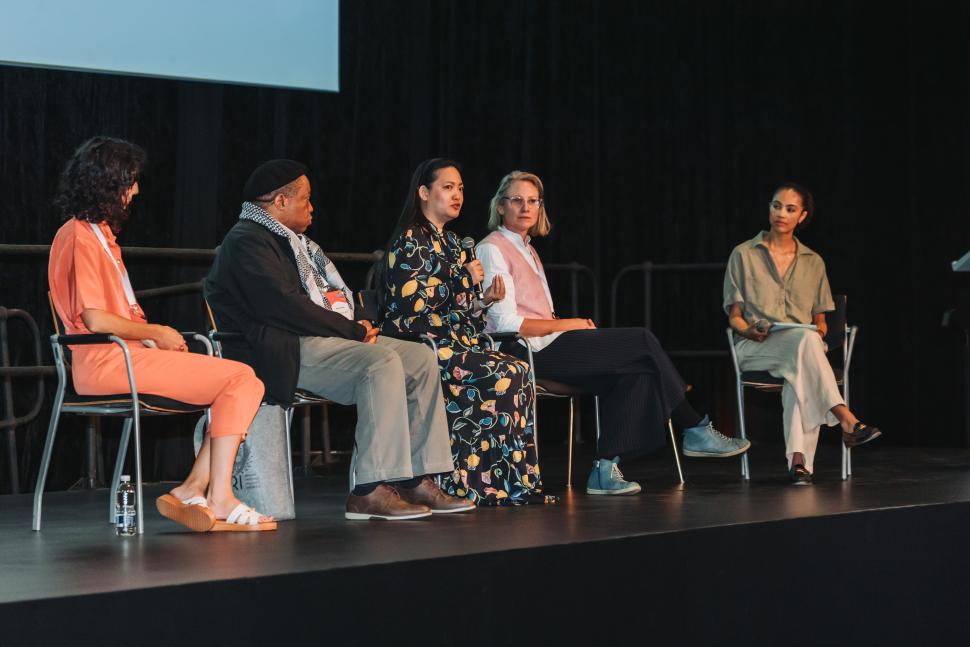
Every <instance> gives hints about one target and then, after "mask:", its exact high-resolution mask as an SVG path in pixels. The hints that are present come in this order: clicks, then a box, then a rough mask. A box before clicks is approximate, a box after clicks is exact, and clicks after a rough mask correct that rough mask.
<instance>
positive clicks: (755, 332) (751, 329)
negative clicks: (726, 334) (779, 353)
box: [737, 325, 770, 342]
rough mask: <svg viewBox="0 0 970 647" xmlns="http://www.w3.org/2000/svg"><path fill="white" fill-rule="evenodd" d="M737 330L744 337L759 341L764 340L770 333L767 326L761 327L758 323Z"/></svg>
mask: <svg viewBox="0 0 970 647" xmlns="http://www.w3.org/2000/svg"><path fill="white" fill-rule="evenodd" d="M737 332H738V334H739V335H741V336H742V337H745V338H747V339H750V340H751V341H757V342H762V341H764V340H765V339H766V338H767V337H768V335H769V334H770V333H769V332H768V329H767V328H764V329H761V328H759V327H758V326H756V325H749V326H748V327H747V328H745V329H744V330H739V331H737Z"/></svg>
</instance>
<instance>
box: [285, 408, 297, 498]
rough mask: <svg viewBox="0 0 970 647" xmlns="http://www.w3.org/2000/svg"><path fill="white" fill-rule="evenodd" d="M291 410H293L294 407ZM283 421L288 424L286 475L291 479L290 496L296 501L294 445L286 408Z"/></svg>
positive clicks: (286, 435) (286, 430)
mask: <svg viewBox="0 0 970 647" xmlns="http://www.w3.org/2000/svg"><path fill="white" fill-rule="evenodd" d="M290 411H292V408H291V409H290ZM283 421H284V423H285V425H286V426H284V427H283V437H284V438H286V469H287V470H289V471H288V472H287V473H286V475H287V476H288V477H289V479H290V498H291V499H293V501H294V502H295V501H296V494H294V492H293V481H294V480H295V475H294V474H293V445H292V444H291V442H292V441H291V440H290V413H289V411H287V410H286V409H284V410H283Z"/></svg>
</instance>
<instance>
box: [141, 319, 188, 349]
mask: <svg viewBox="0 0 970 647" xmlns="http://www.w3.org/2000/svg"><path fill="white" fill-rule="evenodd" d="M152 328H153V330H152V333H153V334H152V336H151V338H150V339H151V340H152V341H154V342H155V345H156V346H158V347H159V348H160V349H162V350H178V351H186V350H188V349H189V347H188V346H187V345H186V343H185V339H184V338H183V337H182V333H180V332H179V331H177V330H175V329H174V328H170V327H168V326H162V325H160V324H153V325H152Z"/></svg>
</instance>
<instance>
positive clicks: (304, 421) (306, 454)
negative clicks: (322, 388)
mask: <svg viewBox="0 0 970 647" xmlns="http://www.w3.org/2000/svg"><path fill="white" fill-rule="evenodd" d="M300 467H301V468H302V471H303V475H304V476H308V475H309V474H310V407H303V408H302V412H301V415H300Z"/></svg>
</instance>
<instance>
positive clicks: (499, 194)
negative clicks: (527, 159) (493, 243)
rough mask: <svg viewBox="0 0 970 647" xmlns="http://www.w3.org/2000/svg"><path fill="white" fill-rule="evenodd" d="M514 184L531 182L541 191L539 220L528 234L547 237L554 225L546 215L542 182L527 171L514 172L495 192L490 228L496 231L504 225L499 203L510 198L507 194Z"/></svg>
mask: <svg viewBox="0 0 970 647" xmlns="http://www.w3.org/2000/svg"><path fill="white" fill-rule="evenodd" d="M514 182H529V183H531V184H532V185H533V186H535V188H537V189H538V190H539V198H540V199H542V201H543V202H542V205H541V206H540V207H539V218H538V220H536V224H534V225H533V226H532V227H531V228H530V229H529V232H528V233H529V236H532V237H536V236H545V235H547V234H548V233H549V230H550V229H552V224H551V223H550V222H549V216H548V215H547V214H546V203H545V199H544V195H545V191H544V190H543V188H542V180H540V179H539V176H538V175H536V174H535V173H528V172H526V171H512V172H511V173H509V174H508V175H506V176H505V177H503V178H502V181H501V182H499V184H498V190H496V191H495V195H494V196H492V201H491V202H490V203H489V205H488V228H489V229H491V230H492V231H495V230H496V229H498V228H499V225H501V224H502V214H500V213H499V212H498V203H499V202H501V201H502V198H506V197H508V196H506V195H505V193H506V191H508V190H509V187H510V186H512V184H513V183H514Z"/></svg>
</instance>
